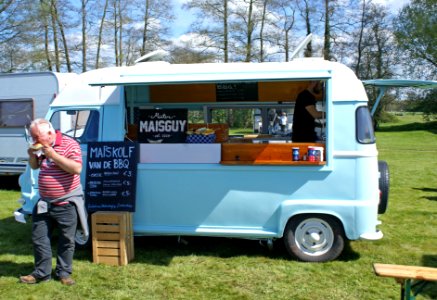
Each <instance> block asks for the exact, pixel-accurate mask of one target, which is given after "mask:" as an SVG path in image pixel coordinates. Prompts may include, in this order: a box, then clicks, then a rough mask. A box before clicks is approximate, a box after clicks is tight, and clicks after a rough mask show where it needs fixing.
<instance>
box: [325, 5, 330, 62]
mask: <svg viewBox="0 0 437 300" xmlns="http://www.w3.org/2000/svg"><path fill="white" fill-rule="evenodd" d="M329 18H330V11H329V0H325V41H324V44H323V58H324V59H325V60H331V28H330V25H329Z"/></svg>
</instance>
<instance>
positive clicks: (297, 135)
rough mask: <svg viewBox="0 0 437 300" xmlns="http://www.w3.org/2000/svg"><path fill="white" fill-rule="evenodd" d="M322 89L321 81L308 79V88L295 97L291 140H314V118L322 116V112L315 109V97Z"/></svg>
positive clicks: (315, 137)
mask: <svg viewBox="0 0 437 300" xmlns="http://www.w3.org/2000/svg"><path fill="white" fill-rule="evenodd" d="M322 90H323V87H322V82H321V81H310V83H309V85H308V88H307V89H306V90H304V91H302V92H301V93H299V95H298V96H297V98H296V104H295V107H294V115H293V126H292V138H291V139H292V141H293V142H315V141H316V140H317V135H316V132H315V128H316V125H315V120H316V119H321V118H323V112H321V111H318V110H317V109H316V97H317V96H318V95H320V94H321V92H322Z"/></svg>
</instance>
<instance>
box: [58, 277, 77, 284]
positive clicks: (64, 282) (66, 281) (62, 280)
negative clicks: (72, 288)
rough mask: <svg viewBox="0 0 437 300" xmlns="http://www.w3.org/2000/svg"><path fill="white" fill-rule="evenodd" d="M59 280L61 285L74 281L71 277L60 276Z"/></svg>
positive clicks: (73, 282)
mask: <svg viewBox="0 0 437 300" xmlns="http://www.w3.org/2000/svg"><path fill="white" fill-rule="evenodd" d="M59 281H61V283H62V284H63V285H74V284H75V283H76V282H75V281H74V280H73V278H71V277H63V278H60V279H59Z"/></svg>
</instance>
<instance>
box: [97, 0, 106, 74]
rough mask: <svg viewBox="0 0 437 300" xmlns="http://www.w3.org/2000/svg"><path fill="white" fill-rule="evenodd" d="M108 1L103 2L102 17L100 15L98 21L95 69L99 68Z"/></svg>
mask: <svg viewBox="0 0 437 300" xmlns="http://www.w3.org/2000/svg"><path fill="white" fill-rule="evenodd" d="M108 1H109V0H105V6H104V8H103V15H102V18H101V19H100V26H99V36H98V41H97V53H96V64H95V68H96V69H98V68H99V60H100V47H101V46H102V35H103V24H104V23H105V18H106V10H107V9H108Z"/></svg>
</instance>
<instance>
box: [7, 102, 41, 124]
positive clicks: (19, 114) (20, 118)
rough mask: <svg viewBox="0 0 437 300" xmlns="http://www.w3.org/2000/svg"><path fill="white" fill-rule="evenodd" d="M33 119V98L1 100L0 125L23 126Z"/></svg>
mask: <svg viewBox="0 0 437 300" xmlns="http://www.w3.org/2000/svg"><path fill="white" fill-rule="evenodd" d="M32 120H33V101H32V99H25V100H23V99H20V100H2V101H0V127H22V126H25V125H27V124H29V123H30V122H31V121H32Z"/></svg>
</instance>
